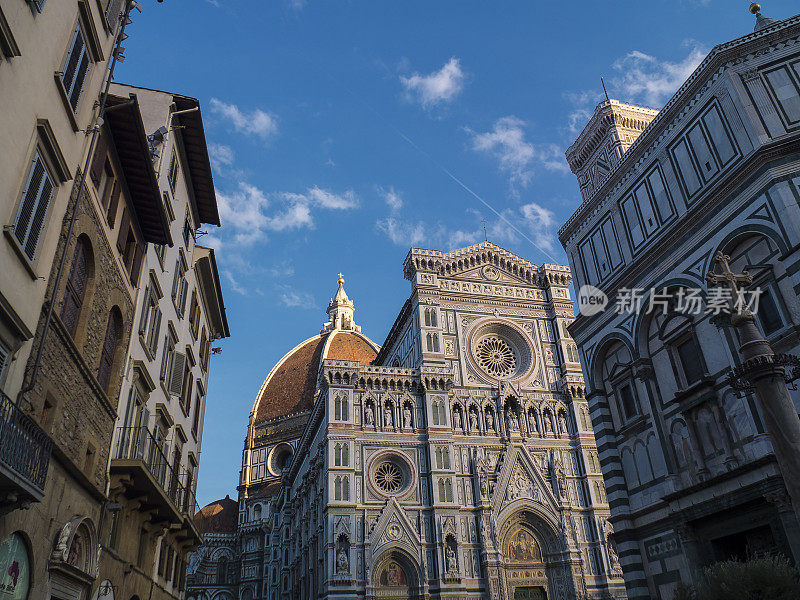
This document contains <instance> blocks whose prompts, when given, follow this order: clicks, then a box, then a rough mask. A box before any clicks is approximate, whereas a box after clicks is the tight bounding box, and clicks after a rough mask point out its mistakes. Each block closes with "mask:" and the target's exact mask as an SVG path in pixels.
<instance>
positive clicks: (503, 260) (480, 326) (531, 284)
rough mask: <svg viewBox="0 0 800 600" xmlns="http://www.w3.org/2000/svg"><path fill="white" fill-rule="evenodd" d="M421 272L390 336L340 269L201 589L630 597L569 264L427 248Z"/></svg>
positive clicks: (281, 365)
mask: <svg viewBox="0 0 800 600" xmlns="http://www.w3.org/2000/svg"><path fill="white" fill-rule="evenodd" d="M403 272H404V275H405V277H406V278H407V279H408V280H409V281H410V282H411V293H410V295H409V297H408V299H407V300H406V301H405V303H404V304H403V306H402V308H401V310H400V312H399V314H398V316H397V318H396V320H395V322H394V325H393V326H392V328H391V329H390V331H389V333H388V335H387V336H386V341H385V342H384V344H383V346H382V347H379V346H378V345H377V344H375V343H374V342H372V341H371V340H370V339H369V338H368V337H367V336H366V335H365V334H364V333H363V332H362V329H361V327H360V326H359V325H357V324H356V320H355V304H354V302H353V301H352V300H351V299H350V298H349V297H348V296H347V293H346V292H345V289H344V279H342V278H341V277H340V278H339V281H338V289H337V291H336V295H335V297H334V298H333V299H332V300H331V302H330V304H329V306H328V310H327V316H328V319H327V321H326V322H325V324H324V325H323V327H322V330H321V331H320V333H319V334H317V335H314V336H312V337H310V338H308V339H306V340H305V341H303V342H301V343H300V344H299V345H297V346H296V347H295V348H294V349H292V350H291V351H290V352H288V353H287V354H286V355H285V356H284V357H283V358H282V359H281V360H280V361H279V362H278V364H276V365H275V367H274V368H273V369H272V370H271V371H270V372H269V374H268V375H267V377H266V379H265V380H264V383H263V384H262V386H261V388H260V389H259V391H258V394H257V395H256V399H255V402H254V405H253V410H252V412H251V413H250V419H249V426H248V429H247V435H246V439H245V447H244V453H243V457H242V470H241V479H240V486H239V504H238V511H239V512H238V514H239V519H238V529H237V535H236V537H235V539H232V537H231V536H230V534H227V535H228V537H225V536H215V537H214V538H213V542H212V541H211V538H209V541H208V542H207V545H206V546H204V547H201V549H200V551H199V553H198V555H197V559H196V560H194V561H193V569H194V571H193V572H192V573H191V574H190V576H189V586H188V588H187V594H189V595H190V596H191V597H193V598H198V599H203V600H208V599H210V598H220V599H222V598H226V599H233V598H242V599H248V600H253V599H270V600H277V599H288V598H334V597H338V598H469V599H475V600H477V599H485V598H491V599H500V598H536V599H540V598H550V599H553V600H556V599H557V600H566V599H567V598H575V597H576V596H578V595H583V594H589V595H591V596H599V595H602V594H605V593H609V594H614V595H616V596H617V597H624V594H625V592H624V587H623V582H622V578H621V570H620V568H619V563H618V560H617V551H616V548H615V540H614V536H613V531H612V528H611V525H610V524H609V522H608V517H609V510H608V505H607V503H606V497H605V494H604V490H603V485H602V478H601V475H600V471H599V468H600V465H599V461H598V451H597V447H596V445H595V442H594V436H593V434H592V431H591V423H590V421H589V412H588V408H587V406H586V400H585V398H584V393H583V387H584V386H583V379H582V376H581V370H580V364H579V363H578V355H577V348H576V346H575V343H574V341H573V340H572V339H571V337H570V336H569V334H568V333H567V326H568V325H569V323H571V322H572V319H573V309H572V301H571V299H570V293H569V285H570V282H571V274H570V270H569V268H568V267H565V266H560V265H549V264H545V265H541V266H537V265H534V264H532V263H530V262H529V261H527V260H525V259H524V258H521V257H519V256H516V255H515V254H513V253H511V252H508V251H507V250H504V249H503V248H500V247H499V246H497V245H495V244H493V243H490V242H484V243H480V244H476V245H474V246H470V247H468V248H462V249H459V250H455V251H452V252H441V251H438V250H426V249H418V248H412V249H411V250H410V252H409V253H408V256H407V258H406V260H405V262H404V265H403ZM223 502H224V501H220V502H218V503H212V504H211V505H209V507H208V510H209V513H215V512H216V507H217V506H218V505H220V504H221V503H223ZM228 504H229V503H226V504H224V506H223V508H222V510H227V511H230V510H232V508H231V507H230V506H228ZM205 510H206V509H204V511H205ZM201 515H202V513H201ZM198 523H199V524H200V525H201V526H204V525H205V519H204V518H203V517H202V516H201V517H199V519H198ZM226 543H227V544H229V545H227V546H226V545H225V544H226Z"/></svg>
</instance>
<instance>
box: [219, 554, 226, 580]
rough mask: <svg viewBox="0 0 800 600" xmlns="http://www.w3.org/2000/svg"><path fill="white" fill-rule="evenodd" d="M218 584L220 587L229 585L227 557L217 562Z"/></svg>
mask: <svg viewBox="0 0 800 600" xmlns="http://www.w3.org/2000/svg"><path fill="white" fill-rule="evenodd" d="M217 583H218V584H220V585H225V584H226V583H228V558H227V557H226V556H223V557H221V558H220V559H219V560H218V561H217Z"/></svg>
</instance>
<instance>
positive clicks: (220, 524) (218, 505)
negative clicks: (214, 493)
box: [194, 496, 239, 534]
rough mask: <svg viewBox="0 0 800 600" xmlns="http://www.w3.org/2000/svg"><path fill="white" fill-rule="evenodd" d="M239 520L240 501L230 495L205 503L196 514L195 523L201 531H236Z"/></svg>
mask: <svg viewBox="0 0 800 600" xmlns="http://www.w3.org/2000/svg"><path fill="white" fill-rule="evenodd" d="M238 522H239V503H238V502H236V500H233V499H232V498H231V497H230V496H225V497H224V498H223V499H222V500H215V501H214V502H212V503H210V504H207V505H205V506H204V507H203V508H201V509H200V511H199V512H198V513H197V514H196V515H195V516H194V524H195V525H196V526H197V530H198V531H199V532H200V533H201V534H204V533H236V527H237V523H238Z"/></svg>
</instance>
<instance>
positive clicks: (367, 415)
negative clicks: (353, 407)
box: [364, 404, 375, 426]
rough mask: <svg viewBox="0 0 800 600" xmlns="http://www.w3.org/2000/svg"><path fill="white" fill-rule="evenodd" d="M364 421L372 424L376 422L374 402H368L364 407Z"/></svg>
mask: <svg viewBox="0 0 800 600" xmlns="http://www.w3.org/2000/svg"><path fill="white" fill-rule="evenodd" d="M364 423H365V424H367V425H370V426H371V425H374V424H375V411H374V409H373V408H372V404H367V407H366V408H365V409H364Z"/></svg>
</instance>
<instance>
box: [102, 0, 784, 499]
mask: <svg viewBox="0 0 800 600" xmlns="http://www.w3.org/2000/svg"><path fill="white" fill-rule="evenodd" d="M142 3H143V4H144V5H145V10H144V13H143V14H141V15H138V14H137V15H135V17H134V19H135V21H134V24H133V25H131V26H130V28H129V34H130V38H129V39H128V40H127V41H126V43H125V46H126V48H127V51H126V56H127V60H126V61H125V63H124V64H123V65H121V67H120V70H119V72H118V78H117V79H118V80H119V81H122V82H125V83H131V84H136V85H142V86H146V87H152V88H157V89H164V90H171V91H175V92H179V93H183V94H186V95H190V96H194V97H197V98H199V99H200V101H201V104H202V107H203V114H204V119H205V127H206V136H207V139H208V142H209V145H210V150H211V155H212V162H213V166H214V178H215V184H216V187H217V195H218V200H219V204H220V213H221V217H222V221H223V227H222V228H220V229H216V228H214V227H210V228H207V229H208V230H209V235H208V236H206V237H205V238H200V240H201V242H202V243H207V244H211V245H213V246H215V247H216V248H217V249H218V250H217V256H218V261H219V263H220V268H221V271H222V285H223V292H224V295H225V303H226V306H227V312H228V319H229V322H230V328H231V338H230V339H229V340H225V341H224V342H222V343H220V344H219V345H220V346H222V348H223V352H222V354H219V355H215V356H214V357H213V359H212V371H211V382H210V386H209V393H208V406H207V409H206V420H205V432H204V437H203V449H202V455H201V464H200V476H199V484H198V485H199V487H198V501H199V502H200V504H201V506H202V505H204V504H205V503H207V502H209V501H211V500H214V499H216V498H220V497H224V496H225V494H227V493H229V494H231V496H233V497H236V485H237V482H238V472H239V469H240V466H241V451H242V444H243V440H244V436H245V433H246V428H247V422H248V417H249V413H250V410H251V408H252V404H253V400H254V398H255V395H256V393H257V391H258V389H259V387H260V385H261V383H262V381H263V379H264V377H265V376H266V375H267V373H268V372H269V371H270V369H271V368H272V366H273V365H274V364H275V363H276V362H277V361H278V360H279V359H280V357H281V356H282V355H283V354H284V353H285V352H286V351H288V350H289V349H291V348H292V347H293V346H295V345H296V344H297V343H299V342H300V341H302V340H303V339H305V338H307V337H310V336H311V335H314V334H316V333H318V332H319V329H320V327H321V324H322V322H323V321H324V320H325V308H326V306H327V302H328V300H329V298H330V297H331V296H332V295H333V294H334V292H335V289H336V274H337V273H338V272H339V271H341V272H342V273H344V275H345V278H346V280H347V283H346V288H347V291H348V294H349V296H350V297H351V299H353V300H354V301H355V303H356V321H357V322H358V323H359V324H361V326H362V327H363V331H364V333H366V334H367V335H368V336H370V337H371V338H372V339H373V340H375V341H376V342H377V343H379V344H380V343H382V342H383V340H384V337H385V335H386V333H387V331H388V329H389V327H390V326H391V324H392V322H393V321H394V318H395V316H396V314H397V311H398V310H399V309H400V307H401V306H402V304H403V302H404V300H405V298H406V297H407V296H408V293H409V290H410V287H409V283H408V282H407V281H405V280H404V279H403V274H402V262H403V259H404V258H405V255H406V253H407V252H408V248H409V247H410V246H412V245H414V246H419V247H427V248H435V249H440V250H444V251H448V250H453V249H456V248H460V247H464V246H467V245H470V244H472V243H476V242H479V241H482V240H483V222H482V220H484V219H485V221H486V228H487V231H488V235H489V239H490V240H491V241H494V242H496V243H498V244H500V245H501V246H504V247H505V248H507V249H509V250H511V251H513V252H516V253H517V254H519V255H520V256H523V257H525V258H527V259H529V260H531V261H533V262H535V263H537V264H541V263H543V262H565V261H566V256H565V255H564V252H563V250H562V249H561V247H560V245H559V244H558V240H557V239H556V231H557V229H558V227H559V226H560V224H561V223H563V222H564V221H565V220H566V219H567V218H568V217H569V215H570V214H571V213H572V211H573V210H574V209H575V208H576V206H577V205H578V202H579V200H578V198H579V194H578V189H577V184H576V182H575V179H574V177H573V175H572V174H571V173H570V172H569V169H568V167H567V165H566V162H565V160H564V150H565V149H566V147H568V146H569V144H570V143H571V142H572V141H573V140H574V138H575V136H576V135H577V133H578V132H579V130H580V129H581V128H582V127H583V125H584V124H585V123H586V121H587V120H588V117H589V116H590V115H591V112H592V110H593V109H594V106H595V105H596V103H597V102H598V101H600V99H601V98H602V88H601V87H600V76H601V75H603V76H604V77H605V81H606V86H607V88H608V91H609V94H610V95H611V96H612V97H614V98H617V99H619V100H622V101H627V102H634V103H640V104H643V105H645V106H651V107H654V108H660V107H661V106H662V105H663V103H664V102H665V100H666V99H667V98H668V97H669V96H670V95H671V94H672V93H673V92H674V91H675V90H676V89H677V87H678V86H679V85H680V83H682V81H683V80H684V78H685V77H686V76H688V74H689V73H691V71H692V70H693V68H694V66H695V65H696V64H697V63H698V62H699V61H700V60H702V58H703V57H704V56H705V54H706V53H707V52H708V50H710V48H711V47H713V46H714V45H715V44H718V43H721V42H724V41H727V40H729V39H732V38H734V37H738V36H740V35H744V34H746V33H748V32H750V31H752V28H753V24H754V19H753V17H752V16H751V15H750V14H749V13H748V11H747V7H748V2H745V1H741V2H731V1H730V0H704V1H702V0H646V1H642V0H639V1H637V2H632V1H617V2H598V1H596V0H586V1H567V2H560V3H548V4H545V3H541V2H537V3H533V2H521V1H520V2H511V1H509V2H475V1H465V0H460V1H456V0H453V1H448V2H443V1H431V0H428V1H426V2H417V1H407V2H392V3H390V2H385V1H383V2H382V1H377V2H376V1H372V2H368V1H363V2H362V1H355V0H352V1H334V0H191V1H189V0H166V1H165V2H164V3H163V4H157V3H156V2H154V1H152V0H147V1H142ZM763 5H764V9H763V12H764V14H766V15H767V16H771V17H773V18H786V17H789V16H791V15H792V14H794V12H796V10H797V8H796V4H795V3H794V2H790V1H789V0H774V1H769V0H767V1H766V2H764V3H763ZM189 7H190V8H189ZM489 207H491V208H489ZM510 224H513V227H512V226H511V225H510Z"/></svg>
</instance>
